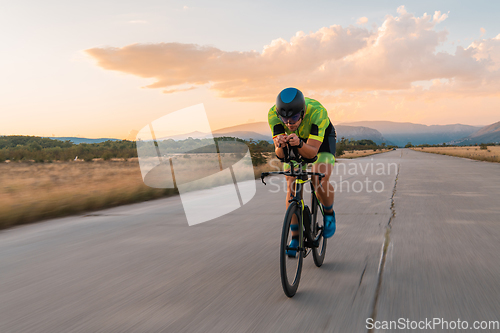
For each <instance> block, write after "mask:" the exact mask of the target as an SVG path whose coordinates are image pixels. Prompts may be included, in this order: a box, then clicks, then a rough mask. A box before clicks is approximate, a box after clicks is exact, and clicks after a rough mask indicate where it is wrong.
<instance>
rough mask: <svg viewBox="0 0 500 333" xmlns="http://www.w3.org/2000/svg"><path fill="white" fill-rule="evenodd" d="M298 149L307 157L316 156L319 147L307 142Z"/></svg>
mask: <svg viewBox="0 0 500 333" xmlns="http://www.w3.org/2000/svg"><path fill="white" fill-rule="evenodd" d="M298 150H299V154H300V155H302V156H303V157H305V158H314V156H316V154H317V153H318V148H316V147H314V146H311V145H308V144H307V143H305V142H304V144H303V145H302V148H298Z"/></svg>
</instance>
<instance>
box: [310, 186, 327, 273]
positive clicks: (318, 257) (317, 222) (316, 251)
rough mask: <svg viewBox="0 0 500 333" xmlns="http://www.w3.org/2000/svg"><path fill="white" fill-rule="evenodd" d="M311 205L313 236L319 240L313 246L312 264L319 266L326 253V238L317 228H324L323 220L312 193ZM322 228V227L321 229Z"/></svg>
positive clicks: (316, 200)
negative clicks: (315, 245)
mask: <svg viewBox="0 0 500 333" xmlns="http://www.w3.org/2000/svg"><path fill="white" fill-rule="evenodd" d="M311 206H312V213H311V221H312V223H311V227H312V230H314V231H313V233H314V235H313V237H315V239H317V240H318V241H319V246H318V247H316V248H313V260H314V264H315V265H316V266H317V267H321V265H323V262H324V260H325V254H326V243H327V242H326V238H325V237H323V232H322V230H320V229H319V227H321V228H324V226H325V225H324V222H323V214H321V210H320V208H319V206H318V199H317V198H316V196H315V195H314V194H311ZM323 230H324V229H323Z"/></svg>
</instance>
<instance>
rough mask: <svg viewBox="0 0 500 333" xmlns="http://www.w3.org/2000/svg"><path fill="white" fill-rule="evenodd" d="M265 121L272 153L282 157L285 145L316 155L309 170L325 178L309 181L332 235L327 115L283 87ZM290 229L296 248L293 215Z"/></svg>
mask: <svg viewBox="0 0 500 333" xmlns="http://www.w3.org/2000/svg"><path fill="white" fill-rule="evenodd" d="M268 121H269V126H270V127H271V131H272V133H273V141H274V146H275V152H276V155H277V156H278V157H279V158H281V159H282V158H284V152H283V148H285V147H286V146H287V145H290V146H291V147H296V149H297V150H298V152H299V154H300V155H301V156H303V157H304V158H307V159H312V158H314V157H315V156H316V155H317V156H318V159H317V160H316V162H314V163H313V164H312V171H313V172H320V173H323V174H325V177H324V178H323V179H322V180H321V183H319V179H318V178H319V177H318V176H312V179H311V180H312V182H313V184H314V187H315V188H316V189H317V195H318V198H319V200H320V202H321V204H322V205H323V209H324V212H325V215H324V226H325V228H324V237H325V238H330V237H332V236H333V234H334V233H335V230H336V225H335V212H334V211H333V199H334V188H333V185H332V184H330V182H329V179H330V175H331V174H332V171H333V167H334V164H335V146H336V133H335V128H334V127H333V125H332V122H331V121H330V119H329V118H328V112H327V111H326V109H325V108H324V107H323V105H321V104H320V103H319V102H318V101H316V100H314V99H311V98H307V97H304V95H303V94H302V92H301V91H300V90H298V89H296V88H286V89H284V90H282V91H281V92H280V93H279V95H278V97H277V98H276V105H274V106H273V107H272V108H271V109H270V110H269V113H268ZM290 167H293V166H290V165H289V164H288V163H285V165H284V170H285V171H287V170H288V169H290ZM286 181H287V196H286V207H287V208H288V205H289V202H288V201H289V200H290V199H291V198H292V197H293V195H292V193H293V187H292V186H293V183H294V178H293V177H290V176H287V177H286ZM318 185H319V186H318ZM290 229H291V231H292V241H291V242H290V245H289V246H290V247H291V248H297V247H298V244H299V231H298V230H299V227H298V221H297V219H296V218H295V219H294V220H293V221H292V224H291V227H290ZM287 254H288V255H290V256H293V257H294V256H295V254H296V251H293V250H289V251H288V252H287Z"/></svg>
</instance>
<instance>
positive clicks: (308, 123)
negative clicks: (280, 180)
mask: <svg viewBox="0 0 500 333" xmlns="http://www.w3.org/2000/svg"><path fill="white" fill-rule="evenodd" d="M305 100H306V110H305V113H304V118H303V119H302V122H301V123H300V125H299V127H298V128H297V130H296V131H295V132H291V131H290V129H289V128H288V127H287V126H286V125H285V124H284V123H283V122H282V121H281V119H280V117H279V116H278V113H277V112H276V105H274V106H273V107H272V108H271V109H270V110H269V113H268V122H269V126H270V127H271V131H272V133H273V138H275V137H276V136H278V135H282V134H287V135H289V134H292V133H295V134H297V136H298V137H299V138H301V139H302V140H303V141H304V142H307V140H308V139H313V140H317V141H320V142H321V143H322V144H321V146H320V148H319V150H318V160H317V161H316V162H315V163H328V164H334V163H335V143H336V133H335V128H334V127H333V125H332V123H331V121H330V119H329V118H328V112H327V111H326V109H325V107H324V106H323V105H321V103H320V102H318V101H316V100H314V99H312V98H308V97H306V98H305ZM285 169H288V166H287V165H286V164H285Z"/></svg>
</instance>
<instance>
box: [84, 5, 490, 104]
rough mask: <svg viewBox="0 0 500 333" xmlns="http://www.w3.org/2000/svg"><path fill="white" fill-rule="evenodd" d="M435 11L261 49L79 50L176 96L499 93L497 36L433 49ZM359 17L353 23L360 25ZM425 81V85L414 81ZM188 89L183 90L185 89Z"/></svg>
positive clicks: (442, 36)
mask: <svg viewBox="0 0 500 333" xmlns="http://www.w3.org/2000/svg"><path fill="white" fill-rule="evenodd" d="M447 17H448V15H447V14H443V13H441V12H439V11H437V12H435V13H434V14H433V15H428V14H424V15H423V16H421V17H416V16H414V15H413V14H411V13H408V12H407V11H406V10H405V8H404V7H403V6H401V7H399V8H398V15H397V16H392V15H387V16H386V18H385V21H384V22H383V24H382V25H381V27H379V28H378V29H375V30H373V29H372V30H370V29H367V28H364V27H354V26H349V27H345V28H344V27H341V26H339V25H333V26H330V27H324V28H321V29H319V30H318V31H316V32H311V33H309V34H306V33H304V32H297V33H296V35H295V36H294V37H292V38H291V39H290V40H289V41H287V40H284V39H276V40H273V41H271V43H270V44H269V45H266V46H264V48H263V51H262V52H256V51H248V52H226V51H222V50H220V49H218V48H216V47H212V46H203V45H195V44H182V43H158V44H132V45H127V46H124V47H96V48H91V49H88V50H86V52H87V54H89V55H90V56H91V57H93V58H94V59H95V60H96V61H97V65H98V66H100V67H101V68H104V69H107V70H114V71H119V72H123V73H128V74H132V75H136V76H139V77H142V78H151V79H153V80H155V82H154V83H152V84H150V85H148V86H147V88H153V89H158V88H159V89H163V91H164V92H165V93H175V92H177V91H184V90H187V89H193V88H196V87H199V86H208V87H210V89H212V90H214V91H216V92H217V93H218V94H219V95H220V96H221V97H225V98H232V99H236V100H239V101H269V100H274V98H275V96H276V93H277V92H278V91H279V90H281V89H283V88H284V87H287V86H296V87H298V88H300V89H302V90H304V91H306V92H308V93H309V94H312V93H316V94H321V95H322V96H324V98H323V99H322V100H324V99H327V100H329V101H331V102H339V103H341V102H346V101H348V100H349V99H352V98H353V97H356V98H360V99H363V98H365V99H366V98H368V97H369V96H371V97H373V96H387V95H394V96H404V97H405V98H406V99H412V98H420V97H424V98H427V99H432V98H440V97H450V96H478V95H481V96H498V95H499V91H500V35H498V36H497V37H495V38H491V39H480V40H477V41H475V42H473V43H472V44H471V45H470V46H469V47H467V48H463V47H460V46H459V47H457V48H456V50H455V52H454V54H451V53H447V52H440V51H438V47H439V46H441V45H443V43H444V42H445V41H446V39H447V35H448V32H447V31H446V30H439V29H437V25H438V24H439V23H440V22H442V21H444V20H445V19H446V18H447ZM366 22H367V20H365V18H361V19H360V23H366ZM422 81H428V82H429V84H428V85H422V86H419V85H418V83H419V82H422ZM186 87H188V88H186Z"/></svg>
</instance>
